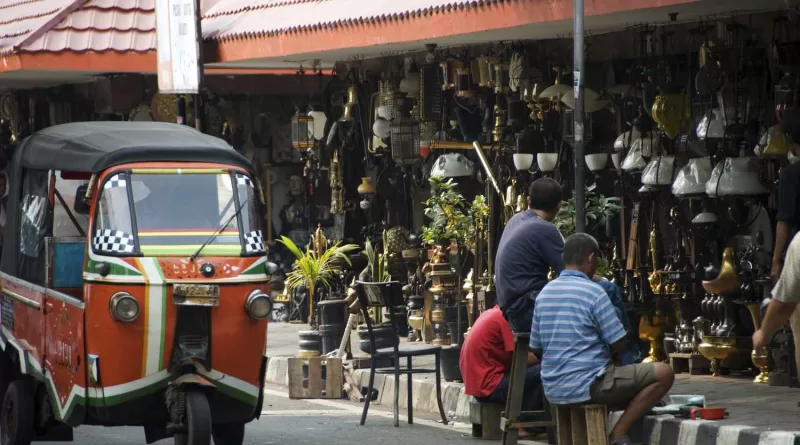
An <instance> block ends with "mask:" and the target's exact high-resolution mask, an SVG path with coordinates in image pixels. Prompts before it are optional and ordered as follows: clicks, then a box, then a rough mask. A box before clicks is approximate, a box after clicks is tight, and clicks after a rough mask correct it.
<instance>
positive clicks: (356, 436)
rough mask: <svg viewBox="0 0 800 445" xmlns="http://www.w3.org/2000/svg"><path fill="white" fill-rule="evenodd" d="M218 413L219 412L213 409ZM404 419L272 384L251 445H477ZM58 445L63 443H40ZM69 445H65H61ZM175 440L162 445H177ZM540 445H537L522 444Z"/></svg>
mask: <svg viewBox="0 0 800 445" xmlns="http://www.w3.org/2000/svg"><path fill="white" fill-rule="evenodd" d="M212 409H213V407H212ZM404 414H405V413H401V416H400V427H399V428H395V427H394V426H393V424H392V414H391V412H390V411H386V410H385V407H384V406H381V405H373V406H371V407H370V411H369V417H367V423H366V425H364V426H363V427H362V426H359V424H358V423H359V420H360V416H361V406H360V405H358V404H355V403H351V402H347V401H339V400H290V399H289V398H288V395H287V390H286V388H282V387H279V386H273V385H269V386H268V387H267V388H266V390H265V400H264V408H263V411H262V413H261V419H260V420H256V421H253V422H251V423H250V424H248V425H247V430H246V431H247V434H246V439H245V445H319V444H321V443H324V444H326V445H353V444H354V443H366V442H369V443H371V444H375V445H406V444H425V445H450V444H455V443H464V442H465V441H473V440H474V439H472V438H471V437H469V436H470V430H469V428H468V427H467V425H464V424H451V425H448V426H445V425H442V424H441V422H436V421H433V420H429V419H432V417H431V416H430V415H426V414H423V413H419V414H417V413H414V424H413V425H408V424H407V423H406V421H405V419H404ZM37 443H40V444H42V445H58V444H59V443H58V442H37ZM61 443H63V442H61ZM74 443H76V444H79V445H143V444H144V443H145V442H144V432H143V430H142V428H134V427H115V428H105V427H80V428H78V429H76V430H75V441H74ZM172 443H173V440H172V439H169V440H163V441H160V442H156V444H157V445H167V444H172ZM521 443H528V444H534V442H521Z"/></svg>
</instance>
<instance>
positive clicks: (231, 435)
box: [213, 423, 244, 445]
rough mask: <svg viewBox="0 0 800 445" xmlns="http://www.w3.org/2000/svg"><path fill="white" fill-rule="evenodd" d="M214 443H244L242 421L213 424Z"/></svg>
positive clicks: (238, 444) (221, 444)
mask: <svg viewBox="0 0 800 445" xmlns="http://www.w3.org/2000/svg"><path fill="white" fill-rule="evenodd" d="M213 436H214V445H242V444H243V443H244V424H243V423H220V424H217V425H214V433H213Z"/></svg>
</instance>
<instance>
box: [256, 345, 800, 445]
mask: <svg viewBox="0 0 800 445" xmlns="http://www.w3.org/2000/svg"><path fill="white" fill-rule="evenodd" d="M288 358H289V357H270V358H268V359H267V375H266V382H267V383H272V384H278V385H282V386H288V384H289V375H288V372H287V370H288V367H287V365H288ZM368 378H369V371H365V370H356V371H354V372H353V379H354V380H355V381H356V382H358V383H359V385H361V386H362V387H365V386H366V385H367V383H368ZM406 381H407V377H406V376H400V402H399V405H400V408H401V410H404V409H406V408H407V407H408V393H407V392H406V390H405V388H406ZM375 389H376V390H377V391H378V398H377V400H375V401H374V402H373V403H380V404H382V405H389V406H391V404H392V403H394V376H391V375H385V374H376V375H375ZM412 392H413V400H412V405H413V407H414V410H415V411H422V412H425V413H433V414H437V415H438V413H439V410H438V407H437V403H436V388H435V386H434V384H433V382H431V381H427V380H414V381H413V382H412ZM472 400H473V397H472V396H468V395H466V394H465V393H464V385H463V384H461V383H451V382H442V404H443V405H444V411H445V413H446V414H447V416H448V417H449V418H451V419H455V420H457V421H460V422H465V423H469V404H470V401H472ZM621 414H622V413H621V412H613V413H610V414H609V416H608V428H609V430H610V429H611V428H612V427H613V425H614V424H615V423H616V422H617V420H619V417H620V416H621ZM401 416H402V413H401ZM630 436H631V439H633V440H634V441H636V442H639V443H644V444H647V445H800V432H790V431H771V430H766V429H761V428H754V427H749V426H746V425H722V424H720V423H718V422H714V421H709V420H685V419H679V418H675V417H674V416H671V415H662V416H647V417H645V418H644V419H643V420H642V421H641V422H639V423H638V424H637V425H635V426H634V427H633V429H632V430H631V434H630Z"/></svg>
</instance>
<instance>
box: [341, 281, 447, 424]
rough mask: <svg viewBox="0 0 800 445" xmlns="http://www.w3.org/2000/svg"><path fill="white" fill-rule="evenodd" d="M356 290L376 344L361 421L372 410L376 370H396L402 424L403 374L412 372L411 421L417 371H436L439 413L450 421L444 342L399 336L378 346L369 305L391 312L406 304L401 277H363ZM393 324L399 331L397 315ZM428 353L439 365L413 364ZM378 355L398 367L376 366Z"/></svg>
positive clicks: (396, 402) (396, 397)
mask: <svg viewBox="0 0 800 445" xmlns="http://www.w3.org/2000/svg"><path fill="white" fill-rule="evenodd" d="M356 294H357V296H358V301H359V303H360V304H361V311H362V313H363V314H364V321H365V323H366V324H367V333H368V335H369V344H370V347H371V348H372V351H373V353H372V357H371V360H370V369H369V371H370V372H369V387H368V388H367V395H366V396H365V399H366V400H365V401H364V411H363V412H362V413H361V425H362V426H363V425H364V423H366V421H367V412H368V411H369V403H370V401H371V400H372V394H373V391H374V389H373V385H374V384H375V374H376V373H380V374H394V408H393V412H394V426H400V420H399V410H400V409H399V403H400V374H401V373H405V374H406V375H407V376H408V423H409V424H413V423H414V409H413V407H412V400H413V398H412V390H411V387H412V376H413V375H414V374H425V373H436V401H437V402H438V403H439V414H441V416H442V422H443V423H444V424H445V425H447V416H446V415H445V413H444V406H443V405H442V384H441V356H440V353H441V350H442V348H441V346H433V345H426V344H422V345H410V344H403V345H401V344H400V337H399V336H397V339H396V341H395V342H394V346H393V347H391V348H383V349H377V350H376V348H375V335H374V334H373V332H372V320H370V316H369V312H368V310H369V308H371V307H374V308H380V309H382V308H389V311H390V313H392V311H394V308H395V307H397V306H402V305H404V301H403V294H402V286H401V285H400V282H398V281H389V282H383V283H366V282H363V281H357V282H356ZM389 319H390V320H391V325H392V332H394V333H395V334H396V333H397V326H396V323H395V319H394V317H389ZM426 355H433V356H434V357H435V358H436V367H435V369H415V368H413V367H412V365H411V359H412V358H413V357H422V356H426ZM403 357H405V358H406V367H405V368H404V369H402V370H401V369H400V359H401V358H403ZM378 358H391V359H392V360H393V361H394V369H392V368H383V369H375V368H376V363H377V359H378Z"/></svg>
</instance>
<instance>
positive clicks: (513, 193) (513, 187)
mask: <svg viewBox="0 0 800 445" xmlns="http://www.w3.org/2000/svg"><path fill="white" fill-rule="evenodd" d="M516 204H517V180H516V179H515V180H513V181H511V184H510V185H509V186H508V188H506V201H505V205H506V206H508V207H514V206H515V205H516Z"/></svg>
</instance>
